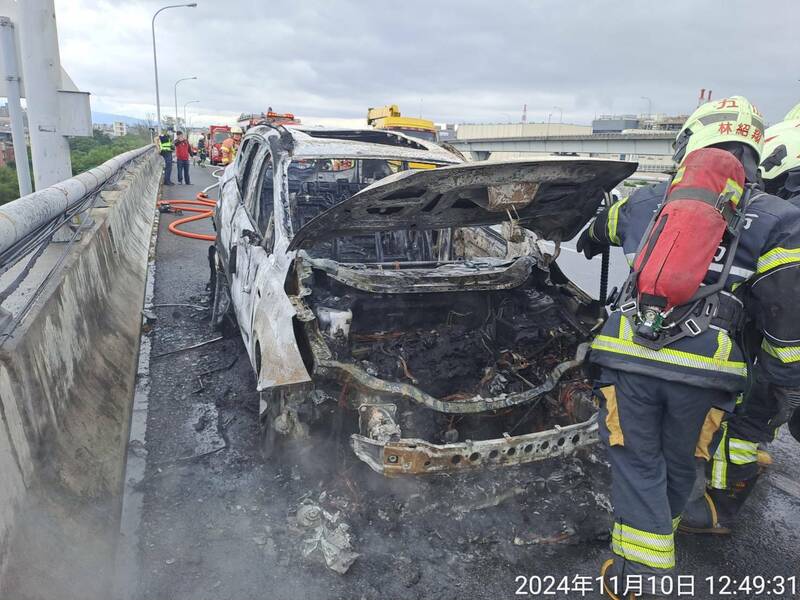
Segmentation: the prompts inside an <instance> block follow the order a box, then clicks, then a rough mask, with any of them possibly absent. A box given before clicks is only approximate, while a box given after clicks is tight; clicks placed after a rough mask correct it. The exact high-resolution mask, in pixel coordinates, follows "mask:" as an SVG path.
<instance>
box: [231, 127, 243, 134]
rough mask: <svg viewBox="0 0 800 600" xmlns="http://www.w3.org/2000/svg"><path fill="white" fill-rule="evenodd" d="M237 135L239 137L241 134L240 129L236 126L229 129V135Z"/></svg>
mask: <svg viewBox="0 0 800 600" xmlns="http://www.w3.org/2000/svg"><path fill="white" fill-rule="evenodd" d="M237 133H238V134H239V135H241V134H242V128H241V127H239V126H238V125H234V126H233V127H231V135H236V134H237Z"/></svg>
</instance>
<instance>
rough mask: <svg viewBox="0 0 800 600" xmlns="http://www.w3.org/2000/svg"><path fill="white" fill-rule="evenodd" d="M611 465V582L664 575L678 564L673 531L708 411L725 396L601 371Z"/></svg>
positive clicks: (602, 419)
mask: <svg viewBox="0 0 800 600" xmlns="http://www.w3.org/2000/svg"><path fill="white" fill-rule="evenodd" d="M595 394H596V395H597V396H598V399H599V401H600V415H599V425H600V438H601V439H602V440H603V442H604V443H605V445H606V446H607V450H608V458H609V462H610V463H611V472H612V487H611V500H612V503H613V505H614V527H613V530H612V532H611V549H612V552H613V553H614V564H613V566H612V568H611V571H610V572H609V575H610V576H616V577H620V578H624V577H626V576H646V575H662V574H666V573H669V572H670V571H671V570H672V569H673V568H674V566H675V543H674V532H675V529H676V528H677V525H678V522H679V519H680V515H681V513H682V512H683V509H684V507H685V506H686V502H687V500H688V499H689V495H690V493H691V491H692V487H693V485H694V481H695V472H696V471H695V458H694V453H695V446H696V444H697V440H698V436H699V435H700V430H701V428H702V426H703V422H704V420H705V417H706V414H707V413H708V411H709V409H710V408H711V407H712V406H717V405H719V406H724V405H726V404H729V403H730V396H731V394H730V392H726V391H723V390H716V389H703V388H699V387H695V386H691V385H687V384H684V383H681V382H679V381H667V380H664V379H658V378H655V377H650V376H647V375H640V374H636V373H628V372H625V371H619V370H612V369H607V368H604V369H603V370H602V372H601V375H600V379H599V380H598V382H597V384H596V386H595Z"/></svg>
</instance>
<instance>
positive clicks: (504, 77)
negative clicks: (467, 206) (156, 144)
mask: <svg viewBox="0 0 800 600" xmlns="http://www.w3.org/2000/svg"><path fill="white" fill-rule="evenodd" d="M169 3H170V2H167V1H163V0H156V1H151V0H140V1H137V0H125V1H124V2H123V1H108V0H55V5H56V16H57V19H58V29H59V38H60V46H61V61H62V64H63V65H64V67H65V68H66V69H67V71H68V72H69V73H70V75H71V76H72V78H73V79H74V81H75V83H76V84H77V85H78V87H79V88H80V89H82V90H85V91H89V92H91V93H92V108H93V110H96V111H104V112H113V113H119V114H125V115H130V116H133V117H144V116H145V115H147V114H148V113H149V114H154V113H155V92H154V85H153V60H152V46H151V36H150V19H151V17H152V14H153V12H154V11H155V10H156V9H158V8H159V7H161V6H163V5H165V4H169ZM198 4H199V6H198V7H197V8H180V9H170V10H167V11H164V12H162V13H161V14H160V15H159V17H158V19H157V21H156V38H157V43H158V56H159V74H160V82H161V105H162V110H163V111H164V113H165V114H173V113H174V100H173V84H174V82H175V80H176V79H178V78H179V77H187V76H193V75H196V76H197V77H198V78H199V79H198V80H197V81H187V82H184V83H181V84H180V86H179V88H178V91H179V97H178V101H179V105H180V108H179V112H180V113H181V114H182V111H183V103H184V102H187V101H189V100H199V101H200V102H199V103H198V104H195V105H190V107H189V108H190V110H189V113H190V114H192V115H194V122H195V123H198V122H206V123H207V122H210V121H216V120H233V119H235V117H236V116H237V115H238V114H239V113H241V112H243V111H254V112H259V111H262V110H266V108H267V106H272V107H273V108H274V109H275V110H277V111H280V112H283V111H287V112H294V113H295V114H298V115H300V116H301V117H303V118H304V119H305V120H306V121H307V122H311V121H317V120H320V119H323V120H324V119H352V120H353V121H351V122H352V123H353V124H355V123H362V122H363V119H364V116H365V113H366V110H367V107H369V106H379V105H383V104H387V103H397V104H399V105H400V108H401V110H402V111H403V113H404V114H408V115H409V116H417V115H419V114H420V110H421V112H422V116H424V117H427V118H430V119H433V120H434V121H436V122H517V121H519V119H520V116H521V113H522V106H523V104H525V103H527V105H528V120H529V121H544V120H547V118H548V114H552V115H553V116H552V118H553V120H554V121H557V120H558V119H559V115H560V111H559V108H556V107H560V108H562V109H563V119H564V122H577V123H588V122H590V121H591V119H592V118H593V117H594V116H595V114H604V113H612V112H613V113H642V112H647V111H648V101H647V100H644V99H642V97H643V96H645V97H649V98H651V99H652V110H653V112H659V113H661V112H664V113H671V114H676V113H685V112H689V111H691V110H692V109H693V108H694V107H695V106H696V104H697V97H698V94H699V89H700V88H701V87H704V88H706V89H708V88H710V89H713V92H714V97H721V96H723V95H732V94H743V95H745V96H747V97H748V98H750V100H751V101H753V102H754V103H756V105H757V106H758V107H759V108H760V109H761V111H762V112H763V113H764V114H765V116H766V118H767V120H769V121H773V122H774V121H777V120H780V119H781V118H782V116H783V115H784V114H785V113H786V111H788V110H789V108H790V107H791V106H792V105H794V104H795V103H797V102H798V101H800V82H798V78H800V64H799V63H798V60H797V57H798V56H800V33H798V23H799V22H800V18H798V17H800V2H798V1H797V0H770V1H769V2H754V1H753V0H714V1H701V0H670V1H669V2H667V1H655V0H653V1H645V0H594V1H589V0H571V1H568V0H491V1H490V0H483V1H472V0H458V1H456V0H453V1H450V0H426V1H417V0H404V1H403V2H389V1H367V0H324V1H323V0H264V1H256V0H225V1H220V0H198ZM763 7H768V8H769V9H768V10H765V9H764V8H763Z"/></svg>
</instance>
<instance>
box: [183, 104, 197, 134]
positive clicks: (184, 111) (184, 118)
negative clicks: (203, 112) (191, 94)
mask: <svg viewBox="0 0 800 600" xmlns="http://www.w3.org/2000/svg"><path fill="white" fill-rule="evenodd" d="M198 102H200V100H189V101H188V102H187V103H185V104H184V105H183V126H184V127H186V128H187V129H188V127H189V125H188V124H187V121H186V107H187V106H189V105H190V104H196V103H198ZM187 135H188V132H187Z"/></svg>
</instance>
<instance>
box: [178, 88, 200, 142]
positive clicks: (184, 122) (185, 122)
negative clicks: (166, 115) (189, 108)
mask: <svg viewBox="0 0 800 600" xmlns="http://www.w3.org/2000/svg"><path fill="white" fill-rule="evenodd" d="M190 79H197V77H181V78H180V79H178V81H176V82H175V131H177V130H178V84H179V83H180V82H181V81H189V80H190ZM185 123H186V119H184V125H185Z"/></svg>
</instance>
